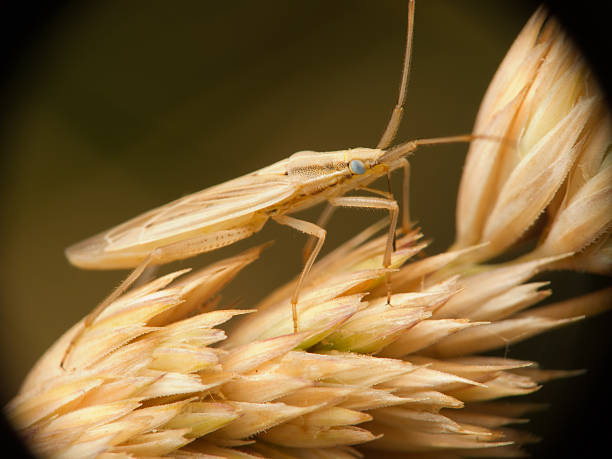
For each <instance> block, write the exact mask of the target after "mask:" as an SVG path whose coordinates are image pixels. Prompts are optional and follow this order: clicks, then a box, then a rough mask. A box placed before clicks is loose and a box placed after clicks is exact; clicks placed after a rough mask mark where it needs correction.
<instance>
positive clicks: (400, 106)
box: [376, 0, 414, 150]
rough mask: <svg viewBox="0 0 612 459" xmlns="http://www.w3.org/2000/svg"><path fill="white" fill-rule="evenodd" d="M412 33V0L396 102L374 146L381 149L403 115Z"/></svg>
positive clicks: (391, 140) (393, 137) (391, 138)
mask: <svg viewBox="0 0 612 459" xmlns="http://www.w3.org/2000/svg"><path fill="white" fill-rule="evenodd" d="M413 35H414V0H409V1H408V27H407V29H406V52H405V55H404V66H403V68H402V81H401V83H400V90H399V95H398V97H397V103H396V104H395V107H393V111H392V112H391V117H390V118H389V122H388V123H387V127H386V128H385V131H384V132H383V135H382V137H381V138H380V140H379V141H378V145H376V148H380V149H382V150H384V149H386V148H388V147H389V146H390V145H391V144H392V143H393V141H394V140H395V136H396V135H397V130H398V129H399V126H400V123H401V122H402V117H403V115H404V106H405V105H406V89H407V87H408V79H409V77H410V64H411V61H412V36H413Z"/></svg>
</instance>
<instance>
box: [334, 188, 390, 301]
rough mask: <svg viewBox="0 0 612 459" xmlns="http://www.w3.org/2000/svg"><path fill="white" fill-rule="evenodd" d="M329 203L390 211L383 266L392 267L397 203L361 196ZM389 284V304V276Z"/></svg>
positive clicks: (337, 199)
mask: <svg viewBox="0 0 612 459" xmlns="http://www.w3.org/2000/svg"><path fill="white" fill-rule="evenodd" d="M329 202H330V203H331V204H332V205H334V206H343V207H364V208H370V209H387V210H388V211H389V233H388V236H387V244H386V246H385V254H384V256H383V266H384V267H385V268H388V267H389V266H391V253H392V252H393V237H394V236H395V227H396V225H397V214H398V213H399V206H398V205H397V201H395V200H393V199H383V198H368V197H361V196H349V197H346V196H343V197H340V198H331V199H330V200H329ZM385 280H386V283H387V303H389V302H390V301H391V279H390V277H389V274H388V273H387V275H386V276H385Z"/></svg>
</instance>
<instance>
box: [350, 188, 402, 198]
mask: <svg viewBox="0 0 612 459" xmlns="http://www.w3.org/2000/svg"><path fill="white" fill-rule="evenodd" d="M355 190H357V191H367V192H368V193H372V194H377V195H379V196H382V197H384V198H387V199H390V200H393V195H392V194H391V193H389V192H388V191H383V190H377V189H376V188H370V187H367V186H360V187H358V188H355Z"/></svg>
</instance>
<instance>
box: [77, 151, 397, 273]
mask: <svg viewBox="0 0 612 459" xmlns="http://www.w3.org/2000/svg"><path fill="white" fill-rule="evenodd" d="M383 153H384V150H380V149H370V148H355V149H350V150H343V151H335V152H328V153H318V152H312V151H303V152H298V153H295V154H293V155H292V156H290V157H289V158H287V159H284V160H282V161H279V162H277V163H275V164H272V165H271V166H268V167H266V168H263V169H260V170H258V171H256V172H253V173H251V174H248V175H245V176H243V177H239V178H237V179H234V180H231V181H228V182H225V183H222V184H220V185H217V186H213V187H211V188H208V189H205V190H203V191H200V192H197V193H194V194H191V195H189V196H185V197H183V198H181V199H178V200H177V201H174V202H171V203H169V204H167V205H164V206H162V207H159V208H157V209H154V210H151V211H149V212H146V213H144V214H142V215H140V216H138V217H136V218H134V219H132V220H129V221H128V222H126V223H123V224H121V225H119V226H117V227H115V228H113V229H111V230H109V231H105V232H103V233H100V234H98V235H96V236H94V237H91V238H89V239H86V240H85V241H83V242H80V243H78V244H76V245H74V246H72V247H70V248H68V249H67V250H66V255H67V256H68V259H69V260H70V262H71V263H73V264H74V265H76V266H79V267H82V268H88V269H117V268H134V267H136V266H138V265H139V264H140V263H142V262H143V261H144V260H146V259H147V257H148V256H149V255H150V254H151V252H152V251H153V250H155V249H157V248H161V251H160V253H159V254H158V255H157V257H156V258H155V260H154V262H155V263H157V264H163V263H168V262H170V261H173V260H176V259H183V258H187V257H188V256H192V255H196V254H198V253H202V252H208V251H211V250H214V249H217V248H220V247H223V246H226V245H229V244H232V243H234V242H236V241H238V240H241V239H244V238H246V237H248V236H250V235H251V234H253V233H255V232H257V231H259V230H260V229H261V228H262V226H263V225H264V224H265V222H266V221H267V220H268V219H269V218H276V217H279V216H282V215H284V214H286V213H293V212H296V211H299V210H302V209H304V208H307V207H311V206H313V205H316V204H318V203H319V202H321V201H324V200H329V199H331V198H333V197H336V196H341V195H343V194H345V193H346V192H347V191H349V190H352V189H355V188H358V187H360V186H366V185H368V184H369V183H370V182H372V181H373V180H375V179H377V178H378V177H380V176H381V175H384V174H385V173H386V172H387V171H388V170H389V169H394V168H396V167H399V166H400V165H401V164H400V163H401V160H400V162H399V163H398V164H397V165H396V164H386V163H381V162H380V161H379V158H381V156H382V155H383ZM396 162H397V161H396Z"/></svg>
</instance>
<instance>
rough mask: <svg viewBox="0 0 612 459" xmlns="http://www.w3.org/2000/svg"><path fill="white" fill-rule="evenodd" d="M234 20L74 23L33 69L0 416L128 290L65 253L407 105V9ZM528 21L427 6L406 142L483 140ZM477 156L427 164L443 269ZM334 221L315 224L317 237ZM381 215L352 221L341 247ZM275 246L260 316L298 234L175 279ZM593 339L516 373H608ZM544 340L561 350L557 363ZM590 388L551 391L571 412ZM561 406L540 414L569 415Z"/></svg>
mask: <svg viewBox="0 0 612 459" xmlns="http://www.w3.org/2000/svg"><path fill="white" fill-rule="evenodd" d="M219 3H220V2H215V3H214V4H213V2H200V1H181V2H164V1H154V2H149V1H130V2H123V1H121V2H120V1H106V2H97V3H85V4H81V5H74V6H71V7H65V8H63V9H62V10H60V12H59V14H58V15H57V16H56V17H55V18H54V20H53V21H51V22H49V23H48V24H46V25H45V28H44V30H42V32H41V34H40V36H39V37H38V39H37V41H36V42H35V43H34V45H33V47H32V48H31V50H30V51H29V52H27V53H25V54H24V55H23V56H22V57H21V59H20V62H19V66H18V67H17V68H16V69H15V70H14V73H13V79H12V83H11V86H10V91H9V93H8V96H9V98H8V101H9V103H8V104H7V105H6V106H5V107H4V108H3V111H4V115H5V117H4V118H5V123H4V126H2V131H1V133H2V146H3V153H4V158H3V159H4V162H3V164H2V177H1V178H2V181H3V189H4V190H5V193H4V195H3V196H2V197H1V201H0V203H1V206H2V207H1V209H2V210H1V212H2V223H1V228H0V230H1V236H2V239H1V253H2V258H1V265H0V270H1V271H0V295H1V297H0V298H1V301H2V309H1V312H0V314H1V316H0V318H1V321H2V322H1V323H2V331H1V332H0V340H1V345H0V365H1V374H2V381H1V382H2V389H3V391H2V393H1V394H0V395H1V396H2V401H3V402H5V401H6V400H8V398H10V397H11V396H12V395H14V394H15V392H16V390H17V389H18V386H19V383H20V382H21V381H22V379H23V378H24V376H25V374H26V373H27V371H28V369H29V368H30V367H31V366H32V365H33V364H34V362H35V360H36V359H37V358H38V356H40V355H41V354H42V352H43V351H44V350H45V349H46V348H47V347H48V346H49V345H50V344H51V343H52V342H53V341H54V340H55V339H56V338H57V337H58V336H60V335H61V333H63V332H64V331H65V330H66V329H67V328H68V327H70V326H71V325H72V324H73V323H74V322H75V321H77V320H79V319H80V318H81V317H82V316H83V315H85V314H86V313H87V312H88V311H89V310H90V309H91V308H93V307H94V306H95V305H96V304H97V303H98V302H99V301H100V300H101V299H102V298H104V296H105V295H107V294H108V293H109V292H110V291H111V289H112V288H113V287H114V286H115V285H117V283H118V282H119V281H120V280H121V279H122V278H123V277H124V276H125V275H126V273H125V272H101V271H99V272H98V271H81V270H78V269H76V268H73V267H71V266H69V264H68V262H67V261H66V259H65V258H64V255H63V250H64V248H65V247H67V246H68V245H70V244H72V243H74V242H77V241H79V240H81V239H83V238H85V237H88V236H90V235H93V234H94V233H98V232H99V231H101V230H104V229H106V228H109V227H111V226H114V225H116V224H118V223H121V222H122V221H124V220H126V219H128V218H130V217H132V216H135V215H137V214H139V213H141V212H143V211H145V210H148V209H150V208H152V207H155V206H158V205H161V204H164V203H166V202H168V201H170V200H173V199H175V198H177V197H180V196H183V195H185V194H188V193H192V192H195V191H198V190H200V189H203V188H206V187H208V186H210V185H214V184H216V183H220V182H223V181H225V180H228V179H231V178H234V177H236V176H239V175H242V174H245V173H248V172H250V171H252V170H255V169H258V168H260V167H263V166H266V165H268V164H270V163H271V162H273V161H276V160H279V159H281V158H284V157H286V156H289V155H290V154H291V153H293V152H295V151H299V150H304V149H312V150H319V151H329V150H335V149H343V148H346V147H352V146H374V145H375V144H376V143H377V141H378V139H379V136H380V135H381V133H382V131H383V129H384V127H385V124H386V122H387V119H388V116H389V114H390V111H391V109H392V107H393V104H394V103H395V98H396V94H397V86H398V83H399V77H400V70H401V64H402V57H403V51H404V49H403V47H404V34H405V27H406V17H405V16H406V5H405V3H406V2H405V1H403V0H402V1H384V2H367V1H331V2H328V1H300V2H285V1H264V2H244V1H235V2H231V3H230V2H225V3H226V4H219ZM533 10H534V7H533V4H532V3H531V2H516V1H515V2H492V1H486V0H478V1H476V0H470V1H462V2H455V1H450V0H449V1H442V0H435V1H434V0H426V1H420V2H418V4H417V10H416V28H415V43H414V52H413V72H412V75H411V80H410V86H409V92H408V106H407V111H406V116H405V118H404V122H403V125H402V128H401V130H400V133H399V140H407V139H410V138H415V137H430V136H444V135H453V134H460V133H468V132H470V130H471V127H472V123H473V120H474V117H475V114H476V111H477V109H478V105H479V102H480V99H481V97H482V95H483V94H484V91H485V90H486V87H487V84H488V82H489V81H490V79H491V77H492V75H493V73H494V71H495V69H496V68H497V65H498V64H499V62H500V60H501V59H502V57H503V56H504V54H505V52H506V50H507V48H508V47H509V45H510V44H511V43H512V41H513V39H514V38H515V36H516V35H517V33H518V32H519V31H520V29H521V27H522V25H523V24H524V23H525V21H526V20H527V18H528V17H529V15H530V14H531V13H532V12H533ZM465 151H466V147H465V146H463V145H458V146H445V147H439V148H438V147H436V148H434V147H432V148H428V149H424V150H422V151H419V152H418V153H417V154H416V155H415V156H414V158H413V159H412V165H413V169H412V170H413V176H412V197H411V204H412V210H413V216H414V218H416V219H418V220H419V222H420V223H421V225H422V227H423V230H424V233H425V234H426V236H427V237H429V238H433V240H434V243H433V244H432V249H431V250H430V253H431V252H433V251H436V250H441V249H444V248H445V247H447V246H448V245H449V244H450V243H451V242H452V238H453V227H454V201H455V193H456V189H457V186H458V183H459V179H460V175H461V168H462V163H463V157H464V154H465ZM400 181H401V180H400V177H399V175H398V176H397V177H396V178H395V180H394V182H395V185H396V186H397V185H399V182H400ZM319 212H320V209H315V210H313V211H312V212H306V213H304V214H303V216H304V218H309V219H311V221H312V220H315V219H316V216H317V214H318V213H319ZM383 216H384V214H383V213H381V212H378V213H377V212H373V211H360V210H357V209H343V210H340V211H338V212H337V213H336V215H335V217H334V219H333V221H332V224H331V225H330V227H329V233H328V241H327V243H326V249H327V250H329V249H331V248H333V247H334V246H336V245H338V244H339V243H340V242H341V241H343V240H345V239H346V238H348V237H350V236H351V235H353V234H355V233H356V232H357V231H358V230H359V229H361V228H365V227H366V226H367V225H368V223H370V222H373V221H375V220H377V219H379V218H382V217H383ZM268 240H275V241H276V244H275V245H274V246H272V247H271V248H269V249H267V250H266V251H265V252H264V255H263V256H262V259H261V260H259V261H258V262H256V263H255V264H254V265H252V266H251V267H249V268H248V269H247V270H245V271H244V272H243V273H242V274H241V275H240V276H239V277H238V278H237V279H236V281H235V282H234V283H233V284H231V286H230V287H229V288H227V289H226V291H225V293H224V297H223V301H222V303H221V305H224V304H225V305H227V304H230V303H232V302H234V301H236V300H241V302H240V305H241V306H243V307H250V306H253V305H254V303H255V302H256V301H257V300H258V299H260V298H262V297H263V296H264V294H265V292H266V291H269V290H270V289H271V288H273V287H274V286H277V285H279V284H280V283H282V282H284V281H287V280H289V279H290V278H291V277H293V276H294V275H295V274H297V273H298V272H299V268H300V253H301V246H302V244H303V243H304V240H305V238H304V237H303V235H300V234H299V233H297V232H295V231H293V230H291V229H289V228H285V227H279V226H278V225H276V224H275V223H273V222H270V223H268V224H267V225H266V227H264V229H263V230H262V231H261V232H260V233H259V234H258V235H256V236H255V237H253V238H251V239H248V240H246V241H243V242H241V243H239V244H236V245H235V246H232V247H228V248H225V249H222V250H219V251H216V252H213V253H210V254H205V255H203V256H201V257H198V258H196V259H192V260H187V261H183V262H178V263H175V264H173V265H172V268H176V267H187V266H201V265H204V264H206V263H209V262H210V261H212V260H217V259H220V258H221V257H226V256H230V255H232V254H235V253H237V252H238V251H240V250H243V249H245V248H247V247H251V246H253V245H255V244H257V243H261V242H265V241H268ZM168 269H170V268H166V271H167V270H168ZM571 279H581V281H580V282H582V284H585V285H586V287H585V286H578V284H577V283H575V282H574V281H572V282H573V283H571V286H569V287H568V283H567V282H559V285H554V287H557V288H558V289H560V290H563V289H565V290H566V291H569V292H573V291H574V290H576V291H577V290H578V289H585V288H587V289H588V288H589V285H588V284H589V282H590V280H589V278H587V277H585V276H582V277H578V276H574V277H572V278H571ZM574 286H575V287H574ZM580 327H581V326H574V327H571V328H570V329H568V330H566V331H563V332H555V333H554V334H553V335H555V336H557V340H556V341H553V339H554V336H551V337H546V338H549V340H548V341H547V340H546V339H543V340H541V341H537V343H542V344H538V346H537V347H536V348H533V345H532V344H531V345H529V343H527V344H526V345H521V346H516V347H513V348H511V349H510V351H509V356H510V357H514V358H528V359H534V360H539V359H542V360H543V361H544V363H545V366H547V367H551V366H552V367H555V366H557V367H561V368H580V367H589V366H593V365H594V363H593V362H594V361H595V359H596V358H597V356H593V355H592V353H589V354H588V356H585V355H584V354H583V353H582V352H574V349H575V348H576V343H577V342H584V340H585V339H586V340H588V339H589V337H591V336H592V333H587V332H586V331H585V330H587V329H586V328H584V327H583V328H580ZM560 333H565V335H560ZM559 336H560V337H561V338H559ZM533 342H534V341H533V340H532V341H531V342H530V343H533ZM548 343H556V344H554V346H552V347H553V348H554V352H552V353H551V352H550V349H549V352H545V350H544V349H545V348H546V347H547V346H548ZM528 345H529V346H531V347H529V346H528ZM522 346H523V347H522ZM583 383H584V380H580V378H576V379H574V380H571V381H570V382H562V383H552V384H551V386H554V385H555V384H557V386H556V387H560V388H561V389H562V390H560V392H561V393H563V394H565V395H567V394H568V393H571V392H572V390H574V389H575V390H578V389H577V388H579V387H580V386H581V384H583ZM553 390H554V389H551V390H550V391H549V392H548V393H547V394H546V395H545V396H544V397H543V399H546V400H551V401H553V402H554V403H555V404H557V406H558V409H560V410H563V409H565V410H566V411H567V410H570V409H571V404H570V403H569V402H565V403H566V404H565V405H563V403H564V402H563V400H559V398H561V397H557V398H556V399H555V397H554V395H553V394H554V392H553ZM563 391H565V392H563ZM562 412H563V411H562ZM536 422H537V421H536ZM541 429H542V430H544V431H545V430H546V429H547V428H541ZM544 434H546V432H544Z"/></svg>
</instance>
